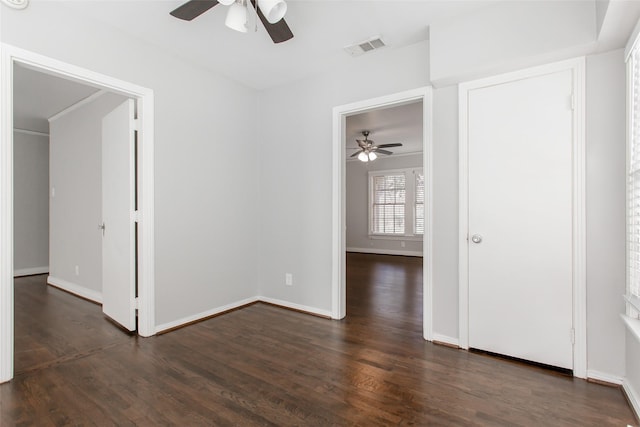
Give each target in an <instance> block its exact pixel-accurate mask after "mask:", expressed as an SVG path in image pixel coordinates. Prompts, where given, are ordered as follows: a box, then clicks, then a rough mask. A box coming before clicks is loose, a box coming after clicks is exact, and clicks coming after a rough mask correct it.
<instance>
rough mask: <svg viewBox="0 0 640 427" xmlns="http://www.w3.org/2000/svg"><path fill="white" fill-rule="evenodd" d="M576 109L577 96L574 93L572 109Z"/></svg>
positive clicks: (572, 95)
mask: <svg viewBox="0 0 640 427" xmlns="http://www.w3.org/2000/svg"><path fill="white" fill-rule="evenodd" d="M575 109H576V96H575V95H574V94H571V110H572V111H573V110H575Z"/></svg>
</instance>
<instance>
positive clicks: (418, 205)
mask: <svg viewBox="0 0 640 427" xmlns="http://www.w3.org/2000/svg"><path fill="white" fill-rule="evenodd" d="M415 179H416V202H415V227H414V229H415V233H416V234H424V173H422V172H416V173H415Z"/></svg>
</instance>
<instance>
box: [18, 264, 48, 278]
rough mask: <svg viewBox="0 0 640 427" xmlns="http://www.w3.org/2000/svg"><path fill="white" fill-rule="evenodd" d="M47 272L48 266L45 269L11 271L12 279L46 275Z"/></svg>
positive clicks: (34, 268)
mask: <svg viewBox="0 0 640 427" xmlns="http://www.w3.org/2000/svg"><path fill="white" fill-rule="evenodd" d="M48 272H49V266H48V265H47V266H46V267H32V268H19V269H17V270H13V277H21V276H32V275H34V274H47V273H48Z"/></svg>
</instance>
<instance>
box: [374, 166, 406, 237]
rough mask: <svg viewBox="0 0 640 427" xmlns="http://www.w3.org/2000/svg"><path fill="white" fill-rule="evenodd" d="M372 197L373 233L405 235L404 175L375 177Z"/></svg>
mask: <svg viewBox="0 0 640 427" xmlns="http://www.w3.org/2000/svg"><path fill="white" fill-rule="evenodd" d="M372 196H373V206H372V217H373V218H372V230H371V231H372V232H373V233H376V234H404V220H405V214H404V204H405V199H406V179H405V176H404V174H393V175H381V176H374V177H373V194H372Z"/></svg>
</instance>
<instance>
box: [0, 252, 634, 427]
mask: <svg viewBox="0 0 640 427" xmlns="http://www.w3.org/2000/svg"><path fill="white" fill-rule="evenodd" d="M347 269H348V273H347V274H348V298H347V300H348V307H347V312H348V315H347V318H345V319H344V320H342V321H331V320H326V319H322V318H318V317H314V316H309V315H305V314H301V313H297V312H292V311H288V310H284V309H280V308H277V307H273V306H270V305H266V304H255V305H251V306H249V307H246V308H244V309H242V310H237V311H233V312H231V313H228V314H225V315H222V316H219V317H216V318H213V319H209V320H207V321H204V322H201V323H198V324H195V325H192V326H189V327H186V328H183V329H180V330H177V331H174V332H171V333H168V334H165V335H161V336H157V337H152V338H146V339H144V338H136V337H130V336H127V335H125V334H124V333H122V332H120V331H119V330H117V329H116V328H115V327H113V326H112V325H111V324H109V323H108V322H107V321H106V320H104V319H103V318H102V314H101V310H100V307H99V306H96V305H94V304H91V303H89V302H86V301H83V300H80V299H77V298H75V297H73V296H71V295H68V294H65V293H64V292H61V291H59V290H57V289H53V288H50V287H47V286H46V285H45V276H34V277H32V278H26V279H19V280H17V281H16V332H17V335H18V337H17V339H16V368H17V369H16V371H17V372H18V374H17V375H16V377H15V378H14V380H13V381H11V382H10V383H6V384H2V385H0V425H2V426H13V425H38V426H44V425H94V424H98V425H149V426H157V425H189V426H195V425H216V426H217V425H242V426H248V425H278V426H288V425H304V426H325V425H363V426H374V425H464V426H468V425H526V426H531V425H536V426H537V425H544V426H551V425H553V426H559V425H566V426H576V425H580V426H586V425H593V426H604V425H612V426H613V425H616V426H620V425H627V424H634V423H635V421H634V418H633V415H632V413H631V411H630V409H629V406H628V405H627V403H626V401H625V399H624V397H623V395H622V393H621V391H620V390H619V389H618V388H612V387H606V386H601V385H597V384H590V383H587V382H585V381H582V380H574V379H572V378H569V377H565V376H562V375H558V374H557V373H553V372H549V371H545V370H542V369H539V368H535V367H530V366H526V365H522V364H519V363H515V362H509V361H503V360H497V359H494V358H491V357H488V356H484V355H478V354H470V353H467V352H465V351H460V350H456V349H452V348H448V347H443V346H438V345H434V344H431V343H428V342H425V341H424V340H423V339H422V331H421V323H422V296H421V282H422V265H421V260H420V259H419V258H404V257H391V256H381V255H362V254H348V256H347ZM327 286H329V284H327Z"/></svg>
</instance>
